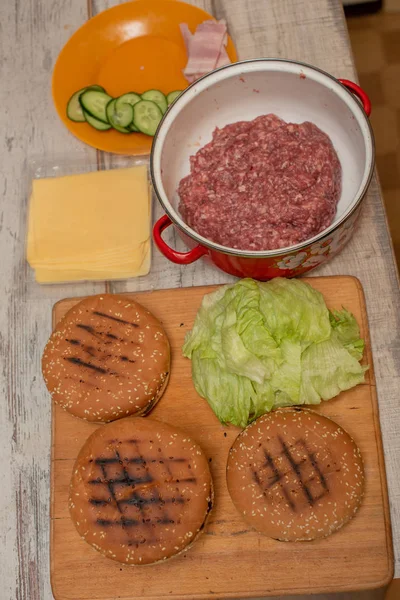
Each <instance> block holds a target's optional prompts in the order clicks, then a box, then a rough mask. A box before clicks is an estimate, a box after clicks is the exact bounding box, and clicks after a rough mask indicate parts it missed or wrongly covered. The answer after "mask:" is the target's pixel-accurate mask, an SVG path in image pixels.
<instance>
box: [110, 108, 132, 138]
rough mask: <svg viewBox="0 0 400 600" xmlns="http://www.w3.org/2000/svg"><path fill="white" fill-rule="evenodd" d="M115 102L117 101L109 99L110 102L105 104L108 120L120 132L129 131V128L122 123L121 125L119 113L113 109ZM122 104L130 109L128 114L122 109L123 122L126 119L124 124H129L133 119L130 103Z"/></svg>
mask: <svg viewBox="0 0 400 600" xmlns="http://www.w3.org/2000/svg"><path fill="white" fill-rule="evenodd" d="M116 103H117V101H116V100H110V102H109V103H108V104H107V107H106V114H107V119H108V122H109V123H110V125H111V126H112V127H113V128H114V129H116V130H117V131H119V132H120V133H130V130H129V129H128V128H127V127H125V126H124V125H121V120H120V117H119V114H120V113H117V111H116V109H115V105H116ZM123 106H124V107H127V108H128V109H129V110H130V113H129V114H128V115H127V112H126V111H124V113H123V122H124V123H125V122H126V121H127V123H126V124H127V125H129V124H130V123H131V122H132V119H133V109H132V106H131V105H130V104H124V105H123ZM128 117H129V120H128Z"/></svg>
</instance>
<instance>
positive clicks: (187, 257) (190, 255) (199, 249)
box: [153, 215, 208, 265]
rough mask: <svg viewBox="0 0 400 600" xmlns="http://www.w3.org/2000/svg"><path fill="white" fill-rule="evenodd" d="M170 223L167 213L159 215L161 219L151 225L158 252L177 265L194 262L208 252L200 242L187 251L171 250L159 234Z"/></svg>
mask: <svg viewBox="0 0 400 600" xmlns="http://www.w3.org/2000/svg"><path fill="white" fill-rule="evenodd" d="M170 225H172V221H171V219H170V218H169V216H168V215H164V216H162V217H161V219H158V221H157V222H156V224H155V225H154V227H153V237H154V241H155V243H156V246H157V248H158V249H159V250H160V252H161V253H162V254H163V255H164V256H165V257H166V258H168V260H170V261H171V262H173V263H176V264H177V265H190V263H193V262H195V261H196V260H198V259H199V258H201V257H202V256H204V254H207V253H208V250H207V248H204V246H201V245H200V244H199V245H198V246H196V247H195V248H193V249H192V250H189V252H177V250H173V249H172V248H171V247H170V246H168V244H166V243H165V242H164V240H163V239H162V236H161V234H162V232H163V231H164V229H167V227H169V226H170Z"/></svg>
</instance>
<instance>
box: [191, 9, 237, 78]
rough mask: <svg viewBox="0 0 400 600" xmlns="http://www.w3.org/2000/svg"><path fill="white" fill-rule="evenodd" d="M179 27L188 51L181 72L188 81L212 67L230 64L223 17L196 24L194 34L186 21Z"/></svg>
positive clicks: (210, 69)
mask: <svg viewBox="0 0 400 600" xmlns="http://www.w3.org/2000/svg"><path fill="white" fill-rule="evenodd" d="M180 29H181V33H182V37H183V40H184V43H185V46H186V51H187V53H188V62H187V65H186V67H185V69H184V70H183V74H184V76H185V78H186V79H187V81H189V83H193V81H196V79H198V78H199V77H201V76H202V75H204V74H205V73H209V72H210V71H212V70H213V69H216V68H218V67H222V66H224V65H227V64H230V62H231V61H230V60H229V57H228V54H227V52H226V49H225V45H226V43H227V41H228V35H227V30H226V22H225V20H224V19H221V20H220V21H211V20H210V21H204V22H203V23H201V24H200V25H198V26H197V28H196V31H195V33H194V34H192V33H191V31H190V30H189V28H188V26H187V24H186V23H182V24H181V25H180Z"/></svg>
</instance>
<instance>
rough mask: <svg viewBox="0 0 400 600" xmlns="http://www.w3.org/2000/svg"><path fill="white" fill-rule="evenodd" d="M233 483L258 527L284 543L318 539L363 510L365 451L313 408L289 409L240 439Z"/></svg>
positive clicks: (231, 463) (231, 467) (237, 499)
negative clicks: (363, 453) (360, 509)
mask: <svg viewBox="0 0 400 600" xmlns="http://www.w3.org/2000/svg"><path fill="white" fill-rule="evenodd" d="M227 483H228V488H229V492H230V495H231V497H232V500H233V502H234V504H235V506H236V507H237V509H238V510H239V511H240V512H241V513H242V514H243V517H244V519H245V520H246V521H247V522H248V523H249V524H250V525H252V526H253V527H254V528H255V529H257V530H258V531H260V532H262V533H265V534H266V535H268V536H270V537H272V538H275V539H279V540H284V541H294V540H312V539H315V538H319V537H325V536H327V535H329V534H330V533H332V532H333V531H335V530H336V529H339V528H340V527H341V526H342V525H344V524H345V523H346V522H347V521H349V520H350V519H351V518H352V517H353V515H354V514H355V513H356V511H357V509H358V508H359V506H360V503H361V499H362V495H363V489H364V469H363V463H362V459H361V454H360V451H359V449H358V447H357V446H356V444H355V443H354V441H353V440H352V439H351V437H350V436H349V435H348V433H346V431H344V429H342V428H341V427H340V426H339V425H338V424H337V423H335V422H334V421H332V420H331V419H328V418H327V417H324V416H322V415H320V414H318V413H316V412H313V411H311V410H308V409H303V408H298V407H296V408H283V409H278V410H276V411H273V412H271V413H269V414H266V415H264V416H263V417H261V418H259V419H257V421H255V422H254V423H252V424H251V425H250V426H249V427H247V428H246V429H245V430H244V431H243V432H242V433H241V434H240V435H239V436H238V437H237V439H236V440H235V442H234V443H233V445H232V448H231V450H230V453H229V458H228V464H227Z"/></svg>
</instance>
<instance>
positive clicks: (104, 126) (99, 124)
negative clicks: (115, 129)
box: [83, 110, 111, 131]
mask: <svg viewBox="0 0 400 600" xmlns="http://www.w3.org/2000/svg"><path fill="white" fill-rule="evenodd" d="M83 116H84V117H85V121H86V122H87V123H89V125H91V126H92V127H94V128H95V129H97V130H98V131H108V130H109V129H111V125H109V124H108V123H103V121H99V120H98V119H95V118H94V117H92V115H89V113H87V112H86V110H84V111H83Z"/></svg>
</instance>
